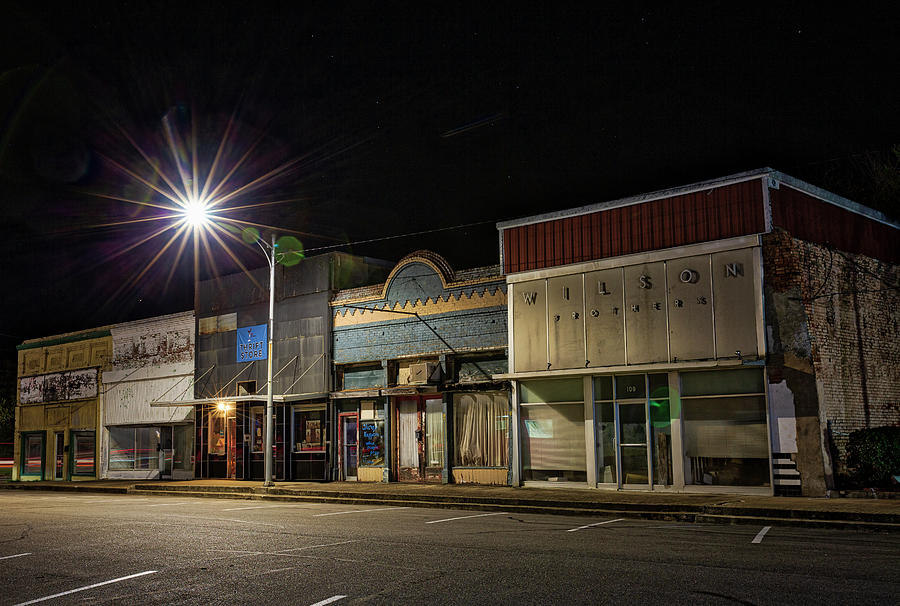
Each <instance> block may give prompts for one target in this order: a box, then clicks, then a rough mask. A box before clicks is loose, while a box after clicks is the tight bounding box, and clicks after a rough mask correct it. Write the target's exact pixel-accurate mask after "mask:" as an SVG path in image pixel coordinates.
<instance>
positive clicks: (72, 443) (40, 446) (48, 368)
mask: <svg viewBox="0 0 900 606" xmlns="http://www.w3.org/2000/svg"><path fill="white" fill-rule="evenodd" d="M17 349H18V355H19V382H18V383H19V387H18V398H17V399H18V403H17V406H16V438H15V443H14V453H15V454H14V457H15V461H16V463H15V466H14V468H13V479H14V480H91V479H97V477H98V469H99V456H98V440H97V432H98V427H99V426H100V409H101V402H102V396H101V372H102V369H103V368H104V365H105V363H106V361H107V360H108V359H109V351H110V333H109V331H108V330H106V329H102V330H94V331H88V332H83V333H71V334H66V335H58V336H55V337H47V338H44V339H35V340H31V341H26V342H24V343H22V344H21V345H18V346H17Z"/></svg>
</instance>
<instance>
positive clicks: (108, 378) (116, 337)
mask: <svg viewBox="0 0 900 606" xmlns="http://www.w3.org/2000/svg"><path fill="white" fill-rule="evenodd" d="M110 332H111V333H112V346H113V358H112V368H111V369H110V370H108V371H106V372H105V373H104V374H103V383H104V385H105V386H106V387H105V390H104V425H123V424H134V423H154V422H171V421H183V420H186V419H189V418H190V417H191V413H192V410H193V409H192V408H190V407H165V408H154V407H151V406H150V403H151V402H153V401H154V400H159V399H164V400H186V399H190V398H191V397H193V390H192V389H191V380H192V378H193V374H194V314H193V312H187V313H182V314H171V315H167V316H161V317H158V318H150V319H147V320H139V321H136V322H128V323H124V324H119V325H116V326H114V327H112V328H111V330H110Z"/></svg>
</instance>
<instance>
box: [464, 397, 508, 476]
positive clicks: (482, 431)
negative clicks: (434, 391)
mask: <svg viewBox="0 0 900 606" xmlns="http://www.w3.org/2000/svg"><path fill="white" fill-rule="evenodd" d="M508 421H509V399H508V397H507V395H506V394H505V393H457V394H453V436H454V441H455V445H454V446H455V447H454V449H453V464H454V465H455V466H458V467H507V466H508V465H509V422H508Z"/></svg>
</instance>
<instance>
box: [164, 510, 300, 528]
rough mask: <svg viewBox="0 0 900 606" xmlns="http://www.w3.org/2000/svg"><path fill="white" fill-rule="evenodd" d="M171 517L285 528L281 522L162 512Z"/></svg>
mask: <svg viewBox="0 0 900 606" xmlns="http://www.w3.org/2000/svg"><path fill="white" fill-rule="evenodd" d="M162 515H164V516H166V517H169V518H189V519H191V520H197V521H198V522H212V521H216V522H240V523H242V524H260V525H262V526H275V527H276V528H284V526H282V525H281V524H269V523H268V522H257V521H256V520H238V519H237V518H208V517H205V516H189V515H184V514H179V513H164V514H162Z"/></svg>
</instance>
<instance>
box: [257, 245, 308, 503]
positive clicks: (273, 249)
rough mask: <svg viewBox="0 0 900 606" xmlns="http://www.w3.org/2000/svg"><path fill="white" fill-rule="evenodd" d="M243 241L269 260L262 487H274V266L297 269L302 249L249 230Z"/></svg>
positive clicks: (300, 246) (299, 246) (301, 246)
mask: <svg viewBox="0 0 900 606" xmlns="http://www.w3.org/2000/svg"><path fill="white" fill-rule="evenodd" d="M243 238H244V241H245V242H247V243H250V242H255V243H256V244H257V246H259V250H260V251H262V254H263V255H264V256H265V257H266V262H267V263H268V264H269V325H268V330H267V331H266V333H267V338H266V339H267V341H268V343H267V355H266V385H267V387H268V388H267V390H266V439H265V446H264V447H263V450H264V451H265V477H264V480H263V486H272V485H273V484H274V482H273V481H272V475H273V469H274V467H275V453H274V452H273V451H274V442H275V422H274V418H275V407H274V404H273V395H274V388H275V385H274V383H273V377H272V358H273V355H272V353H273V351H272V350H273V347H272V344H273V342H274V336H275V335H274V333H275V264H276V263H281V264H282V265H284V266H287V267H290V266H292V265H296V264H297V263H299V262H300V260H301V259H303V245H302V244H300V240H298V239H297V238H295V237H293V236H282V237H280V238H279V239H278V240H275V234H272V243H271V244H269V243H268V242H266V241H265V240H263V239H262V238H261V237H260V235H259V231H258V230H257V229H256V228H253V227H248V228H247V229H245V230H244V231H243Z"/></svg>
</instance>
